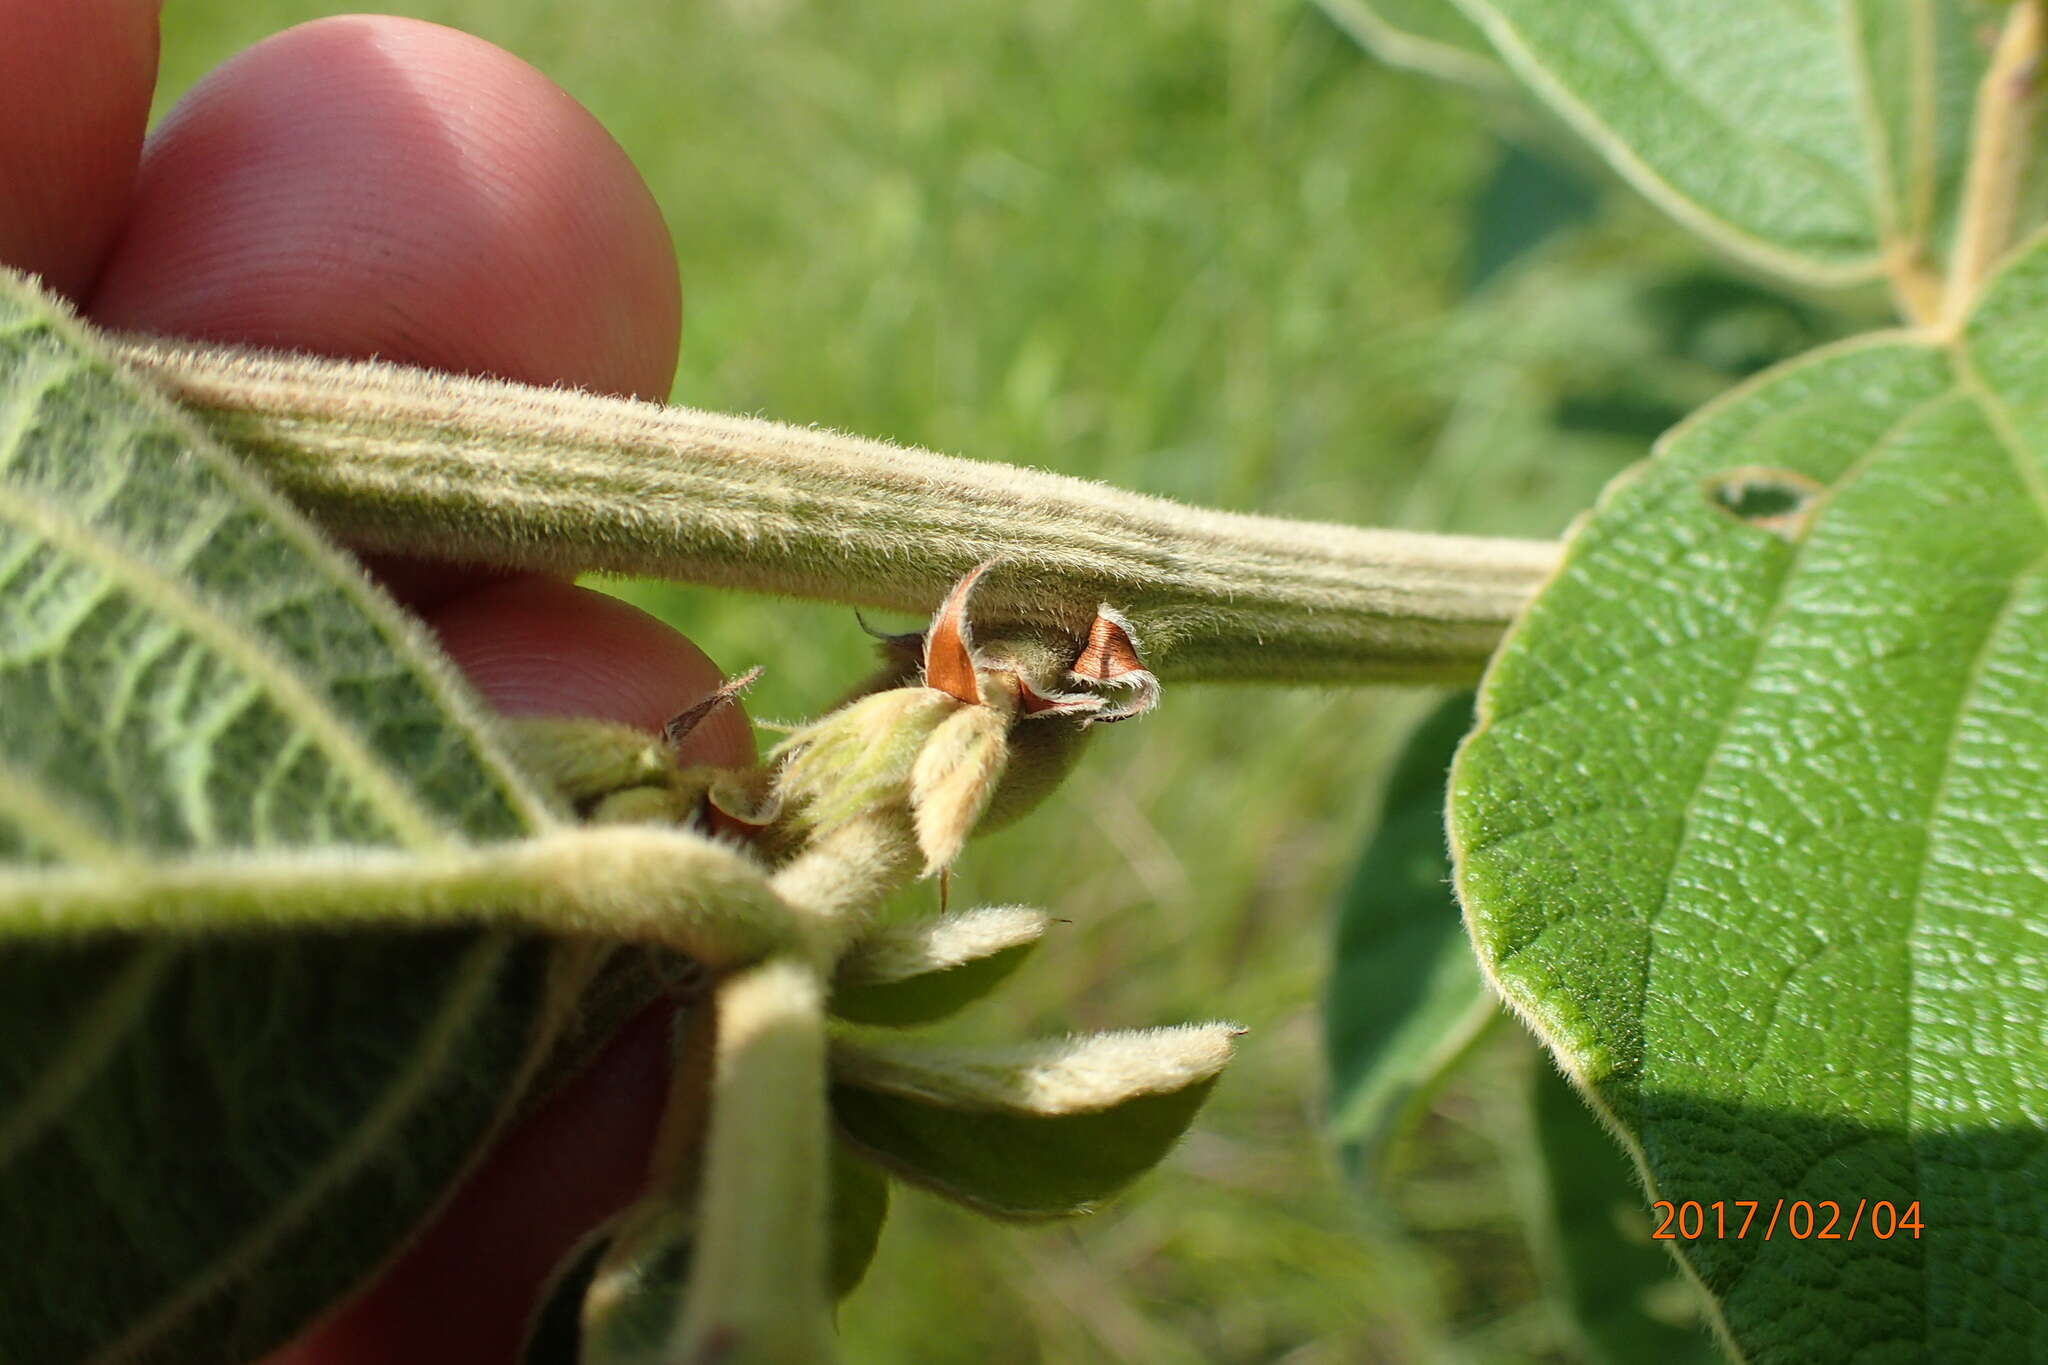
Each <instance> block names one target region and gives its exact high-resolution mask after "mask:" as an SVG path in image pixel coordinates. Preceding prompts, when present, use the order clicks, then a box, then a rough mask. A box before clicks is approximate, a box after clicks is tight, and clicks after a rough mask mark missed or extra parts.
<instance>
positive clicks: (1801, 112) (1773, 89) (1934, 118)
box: [1459, 0, 1982, 284]
mask: <svg viewBox="0 0 2048 1365" xmlns="http://www.w3.org/2000/svg"><path fill="white" fill-rule="evenodd" d="M1459 3H1460V4H1461V5H1462V6H1463V7H1464V9H1465V10H1466V12H1467V13H1468V14H1469V15H1470V16H1471V17H1472V18H1473V19H1474V20H1475V21H1476V22H1477V23H1478V24H1479V25H1480V27H1481V28H1482V29H1483V30H1485V32H1486V34H1487V36H1488V37H1489V38H1490V39H1491V40H1492V42H1493V44H1494V46H1495V48H1497V49H1498V50H1499V52H1500V54H1501V56H1502V57H1503V58H1505V59H1506V61H1507V62H1508V65H1509V66H1510V67H1511V68H1513V70H1514V71H1515V73H1516V74H1517V75H1519V76H1521V77H1522V79H1523V80H1524V81H1525V82H1526V83H1527V84H1528V85H1529V87H1530V88H1531V89H1532V90H1534V91H1535V92H1536V93H1537V94H1538V95H1540V96H1542V97H1543V98H1544V99H1545V100H1546V101H1548V102H1549V103H1550V105H1551V106H1552V107H1553V108H1555V109H1556V110H1557V112H1558V113H1559V114H1560V115H1561V116H1563V117H1564V118H1565V119H1566V120H1568V121H1569V122H1571V123H1572V124H1573V125H1574V126H1576V127H1577V128H1578V129H1579V131H1580V132H1581V133H1582V134H1584V135H1585V136H1586V137H1587V138H1589V139H1590V140H1591V141H1592V142H1593V143H1594V144H1595V145H1596V146H1597V147H1598V148H1599V149H1600V151H1601V152H1602V154H1603V155H1605V156H1606V157H1607V159H1608V160H1609V161H1610V162H1612V163H1613V165H1614V166H1615V168H1616V169H1618V170H1619V171H1620V172H1621V173H1622V174H1623V175H1625V176H1627V177H1628V178H1629V179H1630V180H1631V181H1633V182H1634V183H1635V185H1636V187H1637V188H1638V189H1640V190H1642V191H1643V192H1644V193H1645V194H1647V195H1649V196H1650V197H1651V198H1652V199H1653V200H1655V201H1656V202H1657V203H1659V204H1660V205H1662V206H1663V207H1664V208H1665V209H1666V210H1668V211H1669V212H1671V213H1672V214H1673V215H1675V216H1676V217H1678V218H1679V219H1680V220H1681V221H1683V222H1685V223H1687V224H1688V225H1689V226H1691V227H1693V228H1694V229H1696V230H1698V231H1700V232H1702V233H1704V234H1705V235H1706V236H1708V237H1709V238H1711V239H1713V240H1714V241H1715V242H1717V243H1718V244H1719V245H1721V246H1722V247H1723V248H1724V249H1726V250H1729V251H1732V252H1734V253H1736V254H1738V255H1741V256H1744V257H1746V258H1748V259H1749V260H1750V261H1752V262H1754V263H1755V264H1757V265H1759V266H1762V267H1764V268H1766V269H1770V270H1774V271H1777V272H1779V273H1782V274H1785V275H1787V276H1791V277H1794V278H1797V279H1801V280H1806V281H1809V282H1815V283H1836V284H1840V283H1848V282H1851V281H1855V280H1858V279H1867V278H1873V277H1875V276H1877V275H1878V274H1879V273H1880V272H1881V271H1882V269H1883V267H1884V262H1885V258H1886V256H1887V254H1888V253H1898V254H1901V255H1908V256H1910V255H1913V254H1917V253H1921V252H1923V251H1926V250H1929V249H1931V248H1934V247H1938V245H1939V242H1940V240H1941V238H1942V236H1943V234H1944V233H1945V230H1946V229H1945V220H1946V218H1947V215H1948V211H1949V205H1950V204H1951V202H1952V200H1953V197H1954V191H1955V188H1956V186H1957V184H1958V183H1959V181H1960V179H1961V167H1962V162H1963V155H1964V147H1965V142H1966V140H1967V136H1968V121H1969V107H1970V97H1971V94H1972V91H1973V89H1974V87H1975V83H1976V80H1977V75H1978V71H1979V68H1980V66H1981V60H1982V59H1981V52H1980V49H1979V47H1978V45H1977V44H1976V43H1975V42H1974V40H1973V34H1972V32H1971V30H1972V26H1973V23H1974V22H1975V20H1974V18H1973V15H1972V13H1971V7H1970V6H1969V5H1968V4H1966V3H1963V2H1962V0H1831V2H1830V3H1820V2H1819V0H1805V2H1804V3H1791V2H1790V0H1716V2H1715V3H1712V4H1674V3H1670V0H1459Z"/></svg>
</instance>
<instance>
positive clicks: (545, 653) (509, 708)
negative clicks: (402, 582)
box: [425, 577, 754, 767]
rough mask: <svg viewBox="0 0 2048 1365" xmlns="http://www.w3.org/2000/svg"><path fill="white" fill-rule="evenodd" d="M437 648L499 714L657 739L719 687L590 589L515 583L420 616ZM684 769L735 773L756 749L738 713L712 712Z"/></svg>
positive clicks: (708, 672)
mask: <svg viewBox="0 0 2048 1365" xmlns="http://www.w3.org/2000/svg"><path fill="white" fill-rule="evenodd" d="M425 619H426V621H427V624H428V625H429V626H430V627H431V628H432V629H433V630H434V632H435V634H436V635H438V636H439V637H440V641H441V647H442V648H443V649H444V650H445V651H447V653H448V656H449V657H450V658H452V659H453V660H454V661H455V662H456V664H457V665H459V666H460V667H461V669H462V671H463V673H464V674H465V675H466V676H467V677H468V678H469V680H470V682H471V684H472V685H473V686H475V687H476V688H477V690H478V691H480V692H481V693H482V694H483V695H484V697H485V699H486V700H488V701H489V702H490V703H491V705H492V706H494V707H495V708H497V709H498V710H499V711H501V712H503V713H505V714H507V715H513V716H533V715H543V716H591V717H595V718H597V719H600V720H611V721H617V722H619V723H621V724H624V725H631V726H633V727H635V728H637V729H641V730H646V731H648V732H650V733H659V732H660V730H661V728H662V726H664V725H665V724H667V723H668V720H669V719H670V717H672V716H674V715H676V714H677V713H678V712H680V711H683V710H685V709H687V708H688V707H690V706H692V705H694V704H695V703H697V702H699V701H702V700H703V699H704V698H705V697H706V696H708V695H709V694H710V693H711V691H712V690H713V689H714V688H716V687H717V686H718V684H719V682H720V681H721V675H720V673H719V670H718V666H717V665H716V664H714V663H712V661H711V660H710V659H709V658H708V657H707V656H706V655H705V654H704V652H703V651H702V650H700V649H698V648H697V647H696V646H695V645H693V644H691V643H690V642H689V641H688V640H686V639H684V638H683V637H682V636H681V635H679V634H677V633H676V632H675V631H674V630H672V629H671V628H670V627H669V626H667V625H666V624H664V623H663V622H662V621H660V620H658V619H657V618H655V617H653V616H650V615H648V614H647V613H646V612H644V611H641V610H640V609H639V608H638V607H635V606H632V605H631V604H629V603H626V602H621V601H619V600H618V599H617V598H615V597H608V596H606V595H605V594H603V593H600V592H593V591H591V590H590V589H588V588H579V587H576V586H574V585H573V584H568V583H560V582H556V581H554V580H552V579H545V578H532V577H527V578H519V579H514V580H512V581H510V582H505V583H497V584H493V585H490V586H487V587H483V588H479V589H477V590H476V591H474V592H469V593H465V594H462V595H461V596H458V597H454V598H451V599H448V600H446V601H443V602H441V603H439V604H437V605H435V606H433V607H431V608H429V609H428V610H427V611H426V613H425ZM683 757H684V758H685V759H686V760H687V761H694V762H699V763H714V764H718V765H721V766H726V767H738V766H742V765H744V764H748V763H751V762H753V759H754V741H753V735H752V732H751V731H750V730H749V729H748V726H747V721H746V717H745V715H744V714H742V712H741V711H740V709H739V707H737V706H729V707H724V708H722V709H720V710H719V711H716V712H714V713H713V714H712V715H710V716H709V717H707V718H706V719H705V720H704V721H703V723H702V724H701V725H699V726H698V727H697V728H696V729H695V730H693V731H692V732H691V733H690V736H689V738H688V739H687V740H686V741H685V742H684V745H683Z"/></svg>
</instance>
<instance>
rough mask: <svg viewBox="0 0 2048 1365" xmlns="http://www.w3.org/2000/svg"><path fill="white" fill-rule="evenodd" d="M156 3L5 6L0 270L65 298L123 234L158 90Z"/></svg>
mask: <svg viewBox="0 0 2048 1365" xmlns="http://www.w3.org/2000/svg"><path fill="white" fill-rule="evenodd" d="M158 8H159V3H158V0H64V3H62V4H52V3H51V0H0V35H4V37H0V185H4V186H6V195H5V197H4V200H0V262H4V263H6V264H8V265H12V266H16V267H18V268H20V269H23V270H27V271H30V272H32V273H34V274H39V275H41V276H42V277H43V279H44V282H45V283H47V284H48V285H49V286H50V287H51V288H53V289H55V290H56V291H57V292H59V293H61V294H66V295H70V296H72V297H78V296H80V295H82V294H84V293H85V292H86V291H87V289H88V288H89V286H90V285H91V282H92V279H93V276H94V275H95V274H96V273H97V272H98V270H99V268H100V263H101V261H102V259H103V258H104V257H105V256H106V254H107V250H108V246H109V244H110V243H111V242H112V241H113V240H114V237H115V234H116V233H117V232H118V231H119V230H120V226H121V218H122V214H123V212H124V210H125V209H126V208H127V205H128V200H129V195H130V193H131V191H132V189H133V186H134V183H135V168H136V161H137V158H138V157H139V156H140V154H141V150H142V138H143V130H144V128H145V127H146V126H147V124H148V121H149V101H150V97H151V95H152V94H153V93H154V91H155V89H156V60H157V10H158Z"/></svg>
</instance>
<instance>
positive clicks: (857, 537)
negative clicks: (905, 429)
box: [115, 340, 1557, 682]
mask: <svg viewBox="0 0 2048 1365" xmlns="http://www.w3.org/2000/svg"><path fill="white" fill-rule="evenodd" d="M115 348H116V353H117V354H118V356H119V357H120V358H121V359H122V360H124V361H126V362H127V363H128V364H130V365H132V366H134V367H135V368H137V369H138V370H140V371H142V372H143V373H145V374H146V375H147V376H149V377H150V378H152V379H154V380H155V381H156V382H158V383H159V384H160V385H162V386H163V387H164V388H166V389H167V390H168V391H169V392H170V393H171V394H172V395H173V396H174V397H176V398H177V399H178V400H179V401H181V402H183V403H184V404H186V405H187V406H188V407H189V408H191V409H192V410H193V411H194V412H195V413H196V414H197V415H198V416H199V417H200V418H201V419H202V420H203V421H205V422H206V423H208V424H209V425H210V426H211V427H212V429H213V430H214V432H215V433H216V434H217V435H218V436H220V437H221V438H222V439H224V440H225V441H227V442H228V443H229V444H230V445H232V446H235V447H238V448H240V449H242V450H243V451H245V452H247V453H249V454H250V455H252V456H253V457H255V458H256V459H257V461H258V463H259V464H260V466H261V467H262V468H263V470H264V471H265V472H266V473H267V474H268V475H269V477H270V478H271V479H272V480H274V481H275V482H276V483H277V484H278V485H279V487H280V488H281V489H282V490H283V491H284V492H285V493H286V494H287V495H288V496H290V497H291V498H292V499H293V500H294V501H296V502H297V503H298V504H299V505H300V506H301V507H303V508H304V509H306V510H307V511H308V512H309V513H311V514H312V515H313V516H314V517H315V518H316V519H317V520H319V521H320V522H322V523H323V524H324V525H326V526H327V527H328V529H329V530H331V531H333V532H334V533H336V534H338V535H339V536H341V537H342V538H343V539H345V540H347V541H348V542H349V543H351V544H353V545H355V546H356V547H357V548H359V549H363V550H370V551H383V552H395V553H409V554H429V555H433V556H436V557H440V558H458V559H470V560H477V561H482V562H489V563H495V564H501V565H506V566H512V567H519V568H527V569H544V570H554V571H572V572H582V571H589V570H596V571H605V572H613V573H623V574H641V575H649V576H655V577H666V578H677V579H687V580H692V581H696V582H702V583H709V584H715V585H721V586H728V587H738V588H747V589H752V590H755V591H761V592H775V593H787V594H793V595H796V596H802V597H814V598H822V599H825V600H829V601H841V602H851V603H856V604H863V605H871V606H877V607H889V608H897V609H901V610H905V611H916V612H924V611H929V610H930V609H931V608H932V606H933V605H934V604H935V603H936V602H938V601H939V599H940V598H941V597H943V596H944V594H945V591H946V589H947V587H948V586H949V585H950V584H952V583H953V582H954V581H955V580H956V579H958V578H959V577H960V576H961V575H962V574H964V573H966V572H967V571H968V570H969V569H971V568H973V567H974V566H975V565H976V564H979V563H981V562H983V561H984V560H989V559H996V560H999V561H1000V563H999V565H998V567H997V568H996V569H995V570H994V571H992V572H991V573H990V575H989V576H988V578H987V579H986V580H985V581H984V582H983V583H982V584H981V585H980V587H979V589H978V590H977V593H976V597H975V609H976V611H977V612H978V613H981V614H982V615H983V616H984V618H985V619H987V620H989V621H990V622H991V623H994V622H996V621H999V620H1001V619H1003V618H1009V619H1013V620H1017V621H1024V622H1031V623H1038V624H1047V625H1053V626H1057V627H1061V628H1064V629H1067V630H1070V631H1077V632H1078V631H1080V630H1082V629H1084V628H1085V627H1086V626H1087V624H1088V622H1089V621H1090V620H1091V619H1092V618H1093V617H1094V615H1095V611H1096V608H1097V606H1098V605H1100V604H1102V603H1104V602H1107V603H1109V604H1111V605H1113V606H1116V607H1118V608H1120V609H1121V610H1122V611H1123V612H1124V613H1125V614H1126V615H1127V616H1128V617H1129V618H1130V619H1131V621H1132V622H1133V623H1134V624H1135V626H1136V627H1137V629H1138V631H1139V633H1140V635H1141V637H1142V642H1143V645H1144V648H1145V651H1146V657H1147V659H1148V661H1150V662H1151V663H1152V665H1153V666H1154V668H1155V670H1156V671H1158V672H1160V673H1161V674H1163V675H1164V676H1167V677H1170V678H1182V679H1219V680H1221V679H1238V680H1253V681H1273V682H1280V681H1329V682H1368V681H1404V682H1429V681H1469V680H1470V679H1472V678H1474V677H1476V676H1477V675H1478V673H1479V672H1480V670H1481V668H1482V667H1483V666H1484V665H1485V662H1486V660H1487V659H1488V657H1489V656H1490V655H1491V654H1492V652H1493V650H1494V647H1495V646H1496V645H1497V644H1498V643H1499V641H1500V638H1501V635H1502V633H1503V631H1504V630H1505V629H1506V628H1507V625H1508V624H1509V622H1510V621H1512V620H1513V619H1514V617H1515V616H1516V614H1517V613H1518V612H1519V611H1520V609H1521V607H1522V604H1523V603H1524V602H1525V601H1526V600H1527V599H1528V598H1529V596H1530V594H1531V593H1533V592H1534V591H1535V589H1536V587H1537V586H1538V585H1539V584H1540V583H1541V582H1542V581H1543V580H1544V578H1545V577H1547V576H1548V574H1549V573H1550V571H1551V569H1552V568H1553V567H1554V566H1555V564H1556V561H1557V547H1556V546H1555V545H1553V544H1550V543H1547V542H1539V541H1519V540H1482V539H1475V538H1468V537H1459V536H1432V535H1419V534H1412V533H1406V532H1399V531H1368V530H1359V529H1356V528H1353V527H1347V526H1335V525H1327V524H1320V523H1311V522H1293V521H1284V520H1280V519H1277V518H1270V517H1253V516H1241V515H1236V514H1232V513H1227V512H1212V511H1205V510H1200V509H1196V508H1189V507H1183V506H1181V505H1179V504H1176V503H1172V502H1168V501H1166V500H1165V499H1162V498H1153V497H1145V496H1141V495H1139V494H1135V493H1125V492H1121V491H1118V490H1116V489H1112V488H1107V487H1104V486H1102V485H1100V484H1095V483H1089V482H1086V481H1084V480H1081V479H1073V478H1066V477H1063V476H1060V475H1055V474H1046V473H1041V472H1038V471H1034V470H1026V469H1015V468H1010V467H1008V466H1004V465H999V464H992V463H985V462H980V461H973V460H963V459H955V458H951V457H947V456H943V455H935V454H931V453H929V452H927V451H922V450H914V449H906V448H902V447H897V446H890V445H886V444H883V443H882V442H879V441H869V440H862V439H860V438H857V437H851V436H842V435H839V434H836V433H833V432H829V431H821V430H818V429H815V428H803V427H790V426H783V425H779V424H776V423H772V422H763V421H757V420H754V419H750V418H745V417H727V416H720V415H718V414H715V413H706V412H697V411H693V410H691V409H687V408H669V407H660V406H657V405H654V404H647V403H636V402H630V401H626V400H622V399H612V398H602V397H597V396H594V395H591V394H584V393H575V392H569V391H566V390H559V389H537V388H531V387H527V386H523V385H517V384H507V383H501V382H496V381H490V380H480V379H462V378H456V377H452V376H448V375H441V374H433V373H428V372H424V371H419V370H411V369H404V368H400V367H395V366H390V365H382V364H375V363H367V362H344V361H333V360H322V359H315V358H309V357H303V356H290V355H278V354H268V353H264V352H255V351H247V350H240V349H235V348H219V347H194V346H189V345H178V344H173V343H155V342H148V341H138V340H127V341H117V342H116V343H115Z"/></svg>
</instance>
